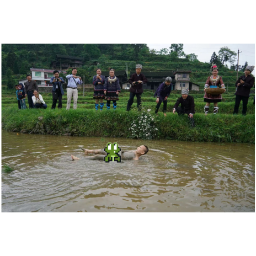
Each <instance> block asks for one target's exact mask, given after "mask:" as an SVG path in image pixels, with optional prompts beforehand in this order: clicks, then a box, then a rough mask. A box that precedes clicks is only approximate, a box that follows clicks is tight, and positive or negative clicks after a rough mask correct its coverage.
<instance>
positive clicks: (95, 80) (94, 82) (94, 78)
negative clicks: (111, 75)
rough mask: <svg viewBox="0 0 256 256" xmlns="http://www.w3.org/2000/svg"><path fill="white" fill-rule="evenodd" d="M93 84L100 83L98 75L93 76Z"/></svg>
mask: <svg viewBox="0 0 256 256" xmlns="http://www.w3.org/2000/svg"><path fill="white" fill-rule="evenodd" d="M92 84H93V85H97V84H98V81H97V76H94V77H93V79H92Z"/></svg>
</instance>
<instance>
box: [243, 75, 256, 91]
mask: <svg viewBox="0 0 256 256" xmlns="http://www.w3.org/2000/svg"><path fill="white" fill-rule="evenodd" d="M254 79H255V78H254V77H250V80H249V79H248V80H249V81H247V82H244V83H243V86H244V87H247V88H252V87H253V85H254V81H255V80H254Z"/></svg>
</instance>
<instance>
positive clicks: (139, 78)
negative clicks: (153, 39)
mask: <svg viewBox="0 0 256 256" xmlns="http://www.w3.org/2000/svg"><path fill="white" fill-rule="evenodd" d="M141 69H142V65H141V64H137V65H136V73H135V74H133V75H132V76H131V78H130V79H129V83H130V84H131V88H130V99H129V100H128V103H127V111H130V109H131V106H132V104H133V99H134V96H135V95H136V97H137V108H138V110H139V111H140V110H141V94H142V93H143V84H145V83H147V78H146V77H145V76H144V75H143V74H142V73H141Z"/></svg>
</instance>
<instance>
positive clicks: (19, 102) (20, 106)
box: [18, 100, 21, 109]
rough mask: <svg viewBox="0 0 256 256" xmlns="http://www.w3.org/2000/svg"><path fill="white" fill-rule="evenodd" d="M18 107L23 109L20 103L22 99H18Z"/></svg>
mask: <svg viewBox="0 0 256 256" xmlns="http://www.w3.org/2000/svg"><path fill="white" fill-rule="evenodd" d="M18 107H19V109H21V105H20V101H19V100H18Z"/></svg>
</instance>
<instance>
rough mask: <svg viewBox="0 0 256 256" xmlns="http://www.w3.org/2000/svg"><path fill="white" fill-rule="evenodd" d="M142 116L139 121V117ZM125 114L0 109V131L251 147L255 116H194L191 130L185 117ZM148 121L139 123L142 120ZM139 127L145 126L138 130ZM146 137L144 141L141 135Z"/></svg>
mask: <svg viewBox="0 0 256 256" xmlns="http://www.w3.org/2000/svg"><path fill="white" fill-rule="evenodd" d="M142 113H143V115H144V116H143V117H142V116H141V114H142ZM142 113H139V112H137V111H130V112H126V111H124V110H116V111H114V110H113V109H111V110H110V111H107V110H103V111H102V112H100V111H97V112H96V111H95V110H87V109H77V110H73V109H70V110H69V111H66V110H65V109H55V110H51V109H46V110H41V109H25V110H18V109H17V108H14V107H8V108H4V109H2V129H4V130H6V131H13V132H21V133H30V134H51V135H64V136H90V137H92V136H93V137H123V138H152V139H167V140H181V141H199V142H200V141H201V142H242V143H255V115H254V114H249V115H247V116H242V115H236V116H233V115H230V114H217V115H213V114H209V115H208V116H205V115H204V114H195V116H194V119H195V124H196V127H194V128H192V127H191V126H190V124H189V122H188V118H187V117H186V116H178V115H177V114H172V113H167V116H166V117H164V116H163V114H162V113H159V116H156V115H155V114H154V113H153V111H150V112H147V111H145V112H142ZM145 119H146V120H148V121H147V122H145V123H143V122H144V120H145ZM142 124H145V125H144V126H143V127H144V128H145V129H144V130H143V129H141V127H142ZM146 133H147V134H149V136H148V137H145V134H146Z"/></svg>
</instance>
